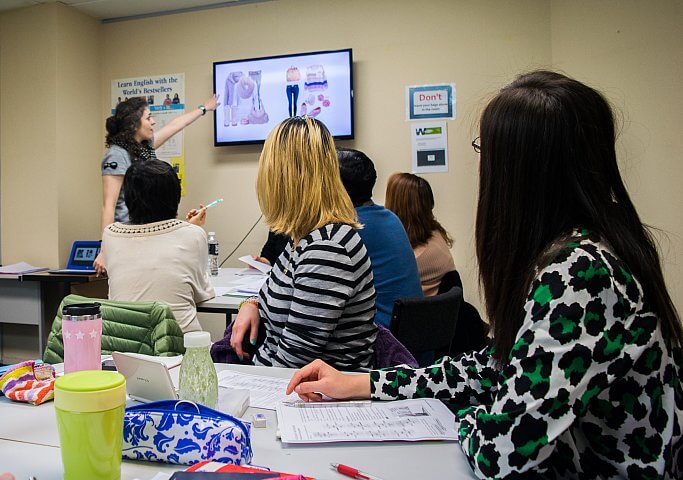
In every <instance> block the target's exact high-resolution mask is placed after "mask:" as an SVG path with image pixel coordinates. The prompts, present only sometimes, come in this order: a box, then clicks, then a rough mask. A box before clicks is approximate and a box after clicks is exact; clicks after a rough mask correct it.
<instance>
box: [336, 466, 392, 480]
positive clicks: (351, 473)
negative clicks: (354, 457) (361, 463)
mask: <svg viewBox="0 0 683 480" xmlns="http://www.w3.org/2000/svg"><path fill="white" fill-rule="evenodd" d="M330 467H331V468H332V470H336V471H337V472H339V473H341V474H342V475H346V476H347V477H351V478H359V479H361V480H382V479H381V478H379V477H375V476H374V475H370V474H369V473H365V472H361V471H360V470H358V469H355V468H353V467H349V466H347V465H342V464H341V463H330Z"/></svg>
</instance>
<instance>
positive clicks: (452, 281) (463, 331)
mask: <svg viewBox="0 0 683 480" xmlns="http://www.w3.org/2000/svg"><path fill="white" fill-rule="evenodd" d="M454 286H457V287H460V288H462V280H461V279H460V274H459V273H458V271H457V270H451V271H450V272H448V273H447V274H445V275H444V276H443V278H442V279H441V284H440V285H439V294H441V293H445V292H447V291H449V290H450V289H451V288H453V287H454ZM487 342H488V326H487V325H486V324H485V323H484V321H483V320H482V319H481V315H479V312H478V311H477V309H476V308H475V307H474V305H472V304H470V303H468V302H466V301H464V300H463V302H462V306H461V307H460V312H459V315H458V325H457V327H456V329H455V334H454V335H453V340H452V342H451V344H450V346H449V348H448V349H440V350H439V349H438V350H436V352H435V355H436V357H437V358H439V357H443V356H444V355H448V356H450V357H455V356H456V355H459V354H461V353H464V352H470V351H472V350H481V349H482V348H484V347H485V346H486V343H487Z"/></svg>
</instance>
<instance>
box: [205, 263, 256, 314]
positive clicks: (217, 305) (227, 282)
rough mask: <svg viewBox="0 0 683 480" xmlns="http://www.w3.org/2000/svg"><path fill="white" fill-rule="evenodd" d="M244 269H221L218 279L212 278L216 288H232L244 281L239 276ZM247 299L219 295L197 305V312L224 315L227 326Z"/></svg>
mask: <svg viewBox="0 0 683 480" xmlns="http://www.w3.org/2000/svg"><path fill="white" fill-rule="evenodd" d="M243 270H244V269H243V268H221V269H220V270H219V271H218V276H217V277H210V278H211V284H212V285H213V286H214V287H232V286H234V285H235V284H236V283H238V282H240V281H243V280H244V279H245V277H244V276H240V275H238V273H239V272H241V271H243ZM245 298H247V297H227V296H221V295H217V296H216V297H214V298H212V299H211V300H207V301H206V302H201V303H198V304H197V311H198V312H204V313H223V314H225V326H226V327H227V326H228V324H229V323H230V320H231V316H232V315H233V314H236V313H237V307H238V306H239V304H240V302H241V301H242V300H244V299H245Z"/></svg>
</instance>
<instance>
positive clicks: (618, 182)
mask: <svg viewBox="0 0 683 480" xmlns="http://www.w3.org/2000/svg"><path fill="white" fill-rule="evenodd" d="M480 135H481V157H480V162H479V203H478V207H477V219H476V233H475V236H476V252H477V260H478V261H479V276H480V281H481V284H482V287H483V291H484V297H485V304H486V310H487V313H488V317H489V320H490V322H491V325H492V329H493V347H494V357H495V358H496V359H497V360H498V361H499V362H502V363H505V362H506V361H507V359H508V355H509V353H510V350H511V348H512V346H513V344H514V341H515V336H516V334H517V332H518V330H519V328H520V327H521V324H522V320H523V315H522V312H523V307H524V301H525V298H526V295H527V293H528V290H529V288H530V284H531V281H532V280H533V276H534V275H535V273H536V272H537V270H538V269H541V268H543V267H545V266H546V265H547V263H549V262H550V261H552V259H553V258H552V256H553V253H552V251H553V250H554V248H553V247H554V246H556V245H557V244H558V243H560V241H561V240H562V239H563V238H565V237H567V236H568V235H569V234H570V233H571V231H572V230H573V229H574V228H577V227H583V228H587V229H590V230H592V231H593V232H595V233H596V234H597V235H599V236H600V237H601V238H602V239H603V240H604V241H606V243H608V244H609V245H610V246H611V247H612V248H613V249H614V253H616V255H617V256H618V257H619V258H620V259H621V260H622V261H624V262H625V263H626V265H627V266H628V268H629V269H630V270H631V271H632V272H633V274H634V275H635V277H636V278H637V279H638V280H639V281H640V283H641V285H642V286H643V291H644V294H645V298H646V299H647V300H648V301H650V302H651V303H652V306H653V309H654V311H655V312H656V313H657V315H658V317H659V318H660V320H661V322H662V324H663V327H664V329H665V331H667V333H668V334H669V335H670V336H671V339H672V342H673V343H674V344H675V345H678V346H680V345H681V342H682V339H683V332H682V331H681V324H680V322H679V319H678V314H677V312H676V309H675V307H674V305H673V303H672V301H671V298H670V297H669V294H668V292H667V289H666V285H665V283H664V277H663V275H662V270H661V267H660V260H659V255H658V253H657V249H656V247H655V243H654V241H653V238H652V236H651V234H650V233H649V232H648V230H647V228H646V227H645V226H644V225H643V224H642V222H641V221H640V218H639V217H638V213H637V212H636V209H635V207H634V206H633V203H632V202H631V199H630V198H629V195H628V193H627V191H626V187H625V186H624V183H623V181H622V179H621V175H620V174H619V168H618V165H617V158H616V152H615V147H614V142H615V129H614V118H613V115H612V110H611V108H610V106H609V103H608V102H607V100H605V98H604V97H603V96H602V95H601V94H600V93H599V92H597V91H596V90H594V89H592V88H590V87H588V86H587V85H584V84H583V83H580V82H578V81H576V80H573V79H571V78H568V77H566V76H564V75H561V74H559V73H555V72H550V71H536V72H531V73H528V74H525V75H521V76H520V77H518V78H517V79H516V80H515V81H514V82H512V83H511V84H510V85H508V86H506V87H504V88H503V89H502V90H501V91H500V92H499V93H498V95H496V97H495V98H494V99H493V100H491V101H490V102H489V104H488V105H487V106H486V108H485V109H484V112H483V113H482V116H481V125H480Z"/></svg>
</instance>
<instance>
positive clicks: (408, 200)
mask: <svg viewBox="0 0 683 480" xmlns="http://www.w3.org/2000/svg"><path fill="white" fill-rule="evenodd" d="M385 196H386V198H385V199H384V206H385V207H386V208H388V209H389V210H391V211H392V212H394V213H395V214H396V216H397V217H398V218H399V219H400V220H401V223H402V224H403V228H405V229H406V233H407V234H408V239H409V240H410V245H411V246H412V247H413V248H416V247H419V246H420V245H424V244H425V243H427V242H428V241H429V239H430V238H431V236H432V235H433V234H434V231H437V232H439V234H441V236H442V237H443V239H444V241H445V242H446V244H448V246H449V247H451V246H453V239H452V238H451V236H450V235H449V234H448V232H447V231H446V229H445V228H443V227H442V226H441V224H440V223H439V222H438V221H437V220H436V217H435V216H434V193H433V192H432V187H431V186H430V185H429V182H428V181H427V180H425V179H424V178H422V177H418V176H417V175H413V174H412V173H401V172H399V173H394V174H393V175H392V176H390V177H389V180H388V181H387V192H386V195H385Z"/></svg>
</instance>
